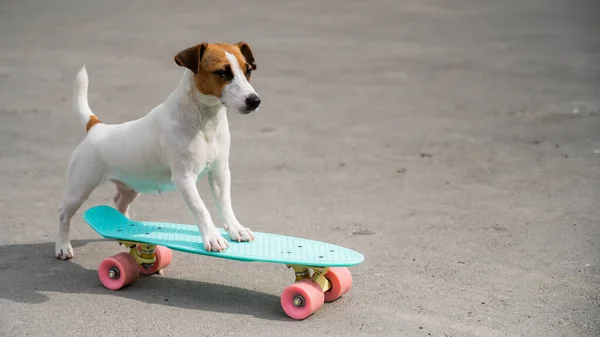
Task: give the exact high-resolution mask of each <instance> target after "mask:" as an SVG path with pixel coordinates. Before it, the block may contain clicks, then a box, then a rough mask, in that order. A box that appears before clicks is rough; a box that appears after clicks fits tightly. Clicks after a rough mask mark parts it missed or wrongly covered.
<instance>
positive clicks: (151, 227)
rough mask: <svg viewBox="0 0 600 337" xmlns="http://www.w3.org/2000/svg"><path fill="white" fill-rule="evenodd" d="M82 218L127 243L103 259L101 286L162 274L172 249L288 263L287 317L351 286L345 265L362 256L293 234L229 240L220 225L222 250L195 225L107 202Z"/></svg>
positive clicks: (329, 299)
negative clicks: (132, 214) (137, 214)
mask: <svg viewBox="0 0 600 337" xmlns="http://www.w3.org/2000/svg"><path fill="white" fill-rule="evenodd" d="M83 218H84V219H85V221H86V222H87V223H88V224H89V225H90V227H92V228H93V229H94V230H95V231H96V232H97V233H98V234H100V235H101V236H103V237H105V238H108V239H113V240H115V241H117V242H118V243H119V244H120V245H124V246H125V247H127V248H128V249H129V251H128V252H121V253H119V254H116V255H114V256H112V257H109V258H106V259H104V260H103V261H102V262H101V263H100V265H99V267H98V277H99V278H100V282H101V283H102V285H104V287H106V288H107V289H110V290H119V289H121V288H123V287H125V286H128V285H130V284H132V283H133V282H135V281H136V280H137V279H138V278H139V275H140V273H141V274H145V275H152V274H157V273H158V274H160V273H161V271H162V270H163V269H164V268H166V267H167V266H168V265H169V264H170V263H171V260H172V250H176V251H181V252H185V253H191V254H199V255H206V256H213V257H218V258H223V259H230V260H237V261H242V262H269V263H279V264H283V265H286V266H287V267H288V268H290V269H292V270H293V271H294V273H295V281H294V283H293V284H292V285H290V286H288V287H286V288H285V289H284V290H283V292H282V293H281V298H280V302H281V308H282V309H283V311H284V312H285V313H286V314H287V315H288V316H289V317H291V318H293V319H297V320H302V319H305V318H307V317H309V316H310V315H312V314H313V313H314V312H316V311H317V310H319V309H320V308H321V307H322V306H323V304H324V303H325V302H333V301H335V300H337V299H338V298H340V297H341V296H343V295H345V294H346V293H348V291H350V288H351V287H352V274H351V273H350V270H349V269H348V267H349V266H355V265H358V264H360V263H362V262H363V261H364V256H363V255H362V254H360V253H358V252H355V251H353V250H351V249H348V248H344V247H340V246H337V245H333V244H329V243H325V242H320V241H314V240H307V239H301V238H296V237H291V236H284V235H277V234H270V233H261V232H253V234H254V237H255V239H254V240H253V241H251V242H237V241H232V240H231V238H230V237H229V234H228V233H227V232H226V231H225V230H224V229H222V228H220V229H219V230H220V231H221V233H222V235H223V237H224V238H225V239H226V240H228V242H229V245H230V246H229V247H228V248H227V249H226V250H225V251H222V252H211V251H207V250H205V249H204V247H203V244H202V236H201V234H200V231H199V230H198V227H197V226H194V225H186V224H174V223H165V222H149V221H135V220H130V219H128V218H127V217H125V216H124V215H123V214H121V213H120V212H119V211H117V210H116V209H114V208H112V207H110V206H95V207H92V208H90V209H88V210H87V211H86V212H85V213H84V215H83Z"/></svg>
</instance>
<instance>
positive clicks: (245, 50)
mask: <svg viewBox="0 0 600 337" xmlns="http://www.w3.org/2000/svg"><path fill="white" fill-rule="evenodd" d="M235 45H236V46H237V47H238V48H239V49H240V51H241V52H242V55H244V57H245V58H246V62H248V64H249V65H250V67H251V68H252V70H256V61H254V56H252V50H250V46H249V45H248V44H247V43H246V42H243V41H242V42H238V43H236V44H235Z"/></svg>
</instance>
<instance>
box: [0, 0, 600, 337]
mask: <svg viewBox="0 0 600 337" xmlns="http://www.w3.org/2000/svg"><path fill="white" fill-rule="evenodd" d="M599 7H600V6H599V5H597V4H595V2H594V1H591V0H590V1H587V2H586V1H579V0H573V1H568V0H563V1H560V0H545V1H542V0H531V1H517V0H503V1H492V0H489V1H476V0H453V1H449V0H426V1H417V0H409V1H399V0H396V1H393V0H388V1H384V0H373V1H343V0H330V1H316V0H314V1H313V0H311V1H274V0H255V1H244V2H242V1H239V2H238V1H233V0H225V1H213V2H207V1H171V2H168V1H163V2H158V1H141V0H135V1H75V0H72V1H66V0H65V1H63V0H60V1H58V0H57V1H25V0H20V1H2V2H0V39H1V40H0V46H1V52H0V186H1V188H0V335H2V336H23V335H36V336H58V335H65V336H75V335H77V336H83V335H90V336H98V335H113V336H124V335H139V334H147V333H150V334H156V335H157V336H183V335H198V336H209V335H226V336H241V335H246V336H258V335H262V336H280V335H282V334H283V335H286V336H292V335H293V336H309V335H315V334H317V333H323V334H327V335H338V336H342V335H344V336H348V335H352V336H356V335H378V336H430V335H431V336H597V335H598V334H599V333H600V330H599V326H600V318H599V312H600V308H599V302H600V301H599V300H600V298H599V294H600V292H599V290H600V285H599V284H600V268H599V265H598V262H599V257H600V246H599V244H600V227H599V226H598V224H597V220H598V216H599V215H600V214H599V213H600V212H599V208H598V188H599V187H600V186H599V184H600V181H599V178H600V175H599V173H600V169H599V164H600V163H599V158H600V154H598V153H594V150H595V149H600V137H599V134H598V129H599V127H600V123H599V120H598V116H599V115H598V114H599V113H600V112H599V111H598V106H599V102H598V97H599V96H598V94H599V86H598V84H599V83H600V73H599V70H600V57H599V52H600V43H599V36H598V34H599V32H600V29H599V28H600V27H599V25H598V24H597V20H598V17H599V14H600V13H599V11H598V8H599ZM240 40H244V41H247V42H248V43H249V44H250V46H251V47H252V48H253V51H254V55H255V57H256V59H257V63H258V70H257V71H256V72H255V74H254V76H253V84H254V86H255V88H256V89H257V91H258V93H259V94H260V95H261V97H262V100H263V105H262V108H261V109H260V111H259V112H258V113H256V114H252V115H248V116H241V115H233V114H232V115H230V123H231V129H232V134H233V148H232V159H231V162H232V170H233V203H234V209H235V210H236V212H237V214H238V218H239V219H240V221H241V222H242V224H244V225H246V226H249V227H250V228H252V229H254V230H255V231H264V232H274V233H279V234H287V235H293V236H300V237H306V238H311V239H318V240H323V241H327V242H331V243H335V244H339V245H343V246H345V247H349V248H352V249H355V250H357V251H360V252H362V253H363V254H364V255H365V256H366V261H365V262H364V263H363V264H362V265H360V266H357V267H354V268H352V272H353V275H354V288H353V289H352V291H351V292H350V293H349V294H348V296H346V297H344V298H343V299H340V300H339V301H337V302H335V303H333V304H330V305H327V306H326V307H325V308H324V309H322V310H321V311H319V312H317V313H316V314H315V315H313V316H311V317H310V318H309V319H307V320H305V321H302V322H295V321H291V320H289V319H288V318H287V317H286V316H285V315H284V314H283V313H282V311H281V309H280V308H279V298H278V297H279V294H280V293H281V291H282V290H283V288H284V287H285V286H287V285H288V284H290V283H291V281H292V274H291V272H290V271H288V270H287V269H286V268H285V267H283V266H280V265H271V264H245V263H239V262H234V261H223V260H217V259H211V258H207V257H200V256H195V255H189V254H183V253H175V254H174V262H173V263H172V264H171V266H170V267H169V268H168V270H167V272H166V275H164V276H157V277H150V278H142V279H140V281H138V282H137V283H136V284H135V285H134V286H132V287H129V288H126V289H124V290H122V291H119V292H110V291H107V290H105V289H104V288H103V287H102V285H101V284H100V283H99V281H98V278H97V274H96V268H97V266H98V264H99V263H100V261H101V259H102V258H105V257H108V256H110V255H113V254H115V253H117V252H119V251H121V250H122V248H120V247H118V246H117V245H116V244H115V243H114V242H110V241H104V240H101V239H100V237H99V236H98V235H97V234H96V233H95V232H93V230H92V229H91V228H89V227H88V226H87V225H86V224H85V223H84V222H83V220H82V219H81V211H83V209H85V208H88V207H90V206H93V205H97V204H105V203H109V201H110V198H111V197H112V195H113V193H114V186H112V185H111V184H106V185H104V186H102V187H100V188H99V189H98V190H97V191H96V192H95V193H94V194H93V195H92V197H91V198H90V200H89V201H88V202H87V203H86V204H84V208H83V209H82V210H81V211H80V212H79V213H78V214H77V215H76V216H75V218H74V221H73V231H72V236H73V240H74V241H73V243H74V246H75V254H76V256H75V259H74V260H72V261H69V262H64V261H57V260H55V259H54V257H53V252H54V236H55V231H56V225H57V221H58V212H57V207H58V206H59V204H60V198H59V197H60V195H61V193H62V188H63V184H64V174H65V169H66V165H67V161H68V158H69V155H70V152H71V151H72V150H73V149H74V148H75V146H77V144H78V142H79V141H81V139H82V137H83V136H84V131H83V129H82V127H81V126H80V124H79V121H78V117H77V116H76V114H75V113H74V112H73V111H72V109H71V90H72V85H73V80H74V77H75V74H76V72H77V70H78V68H79V67H80V66H81V64H83V63H85V64H86V66H87V68H88V71H89V75H90V105H91V107H92V110H93V111H94V112H95V113H96V114H97V115H98V116H99V118H100V119H101V120H102V121H104V122H107V123H119V122H123V121H127V120H130V119H133V118H138V117H140V116H143V115H144V114H145V113H146V112H147V111H149V110H150V109H151V108H152V107H154V106H156V105H157V104H159V103H160V102H161V101H162V100H164V99H165V98H166V97H167V95H168V94H169V93H170V91H171V90H172V89H173V88H174V87H175V85H176V84H177V81H178V80H179V78H180V76H181V73H182V69H181V68H178V67H177V66H176V65H175V64H174V62H173V56H174V55H175V54H176V53H177V52H178V51H179V50H181V49H184V48H187V47H189V46H191V45H193V44H196V43H199V42H202V41H210V42H215V41H223V42H237V41H240ZM597 152H600V151H597ZM200 186H201V193H202V194H203V195H204V199H205V201H206V202H207V203H209V207H210V209H211V211H213V210H214V208H213V206H212V201H211V198H210V194H209V193H208V188H207V183H206V181H203V182H202V183H201V184H200ZM213 214H214V211H213ZM132 216H133V217H135V218H137V219H144V220H157V221H160V220H164V221H172V222H184V223H190V222H191V221H192V220H191V216H190V215H189V214H188V212H187V210H186V208H185V206H184V205H183V202H182V201H181V200H180V198H179V197H178V195H177V194H175V193H169V194H163V195H160V196H142V197H140V198H139V199H138V201H137V202H136V203H135V204H134V205H133V213H132ZM219 225H220V224H219Z"/></svg>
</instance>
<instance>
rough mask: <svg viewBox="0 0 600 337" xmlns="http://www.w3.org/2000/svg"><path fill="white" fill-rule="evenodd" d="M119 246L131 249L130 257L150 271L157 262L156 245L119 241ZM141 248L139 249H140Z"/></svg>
mask: <svg viewBox="0 0 600 337" xmlns="http://www.w3.org/2000/svg"><path fill="white" fill-rule="evenodd" d="M119 244H120V245H121V244H122V245H125V247H127V248H129V255H131V256H133V258H134V259H135V261H136V262H137V263H138V264H139V265H140V266H142V267H144V268H146V269H148V268H150V267H152V265H154V263H155V262H156V255H155V254H154V252H155V250H156V245H149V244H145V243H138V242H132V241H119ZM138 248H139V249H138Z"/></svg>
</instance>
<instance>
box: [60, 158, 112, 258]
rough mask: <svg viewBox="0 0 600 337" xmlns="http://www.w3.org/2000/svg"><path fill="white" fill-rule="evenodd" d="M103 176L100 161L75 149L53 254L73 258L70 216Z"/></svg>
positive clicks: (70, 164) (68, 173) (61, 207)
mask: <svg viewBox="0 0 600 337" xmlns="http://www.w3.org/2000/svg"><path fill="white" fill-rule="evenodd" d="M103 178H104V174H103V170H102V168H101V163H100V162H99V160H97V159H96V158H95V157H94V156H93V155H90V154H89V153H85V152H84V150H83V148H82V147H80V148H78V149H76V150H75V152H74V153H73V156H72V157H71V161H70V162H69V167H68V168H67V181H66V188H65V192H64V195H63V201H62V205H61V206H60V211H59V214H60V216H59V224H58V235H57V238H56V247H55V256H56V258H58V259H62V260H67V259H71V258H73V256H74V254H73V247H72V246H71V239H70V232H71V218H72V217H73V215H75V213H76V212H77V210H79V208H80V207H81V205H82V204H83V203H84V202H85V201H86V200H87V198H88V197H89V196H90V194H91V193H92V191H94V189H95V188H96V187H98V185H100V183H102V179H103Z"/></svg>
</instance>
